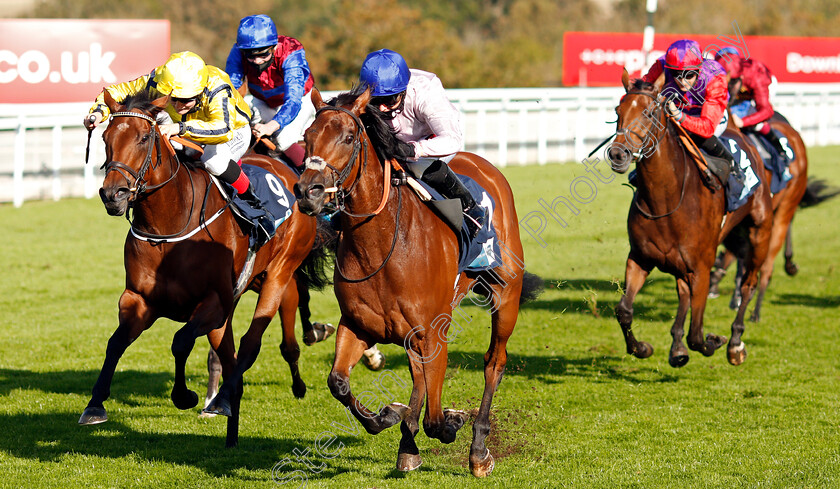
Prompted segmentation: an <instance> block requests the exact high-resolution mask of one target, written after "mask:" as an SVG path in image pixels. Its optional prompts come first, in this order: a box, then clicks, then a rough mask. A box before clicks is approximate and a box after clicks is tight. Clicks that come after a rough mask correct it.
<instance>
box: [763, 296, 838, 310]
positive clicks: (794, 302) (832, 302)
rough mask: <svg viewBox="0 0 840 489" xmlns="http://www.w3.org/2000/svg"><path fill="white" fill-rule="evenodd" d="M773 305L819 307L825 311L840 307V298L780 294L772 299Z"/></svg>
mask: <svg viewBox="0 0 840 489" xmlns="http://www.w3.org/2000/svg"><path fill="white" fill-rule="evenodd" d="M771 301H772V303H773V304H780V305H786V306H806V307H819V308H823V309H828V308H838V307H840V296H836V295H835V296H813V295H804V294H780V295H778V296H776V297H774V298H773V299H771Z"/></svg>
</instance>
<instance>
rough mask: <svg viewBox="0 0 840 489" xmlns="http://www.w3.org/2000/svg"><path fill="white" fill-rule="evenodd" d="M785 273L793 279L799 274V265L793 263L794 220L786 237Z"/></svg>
mask: <svg viewBox="0 0 840 489" xmlns="http://www.w3.org/2000/svg"><path fill="white" fill-rule="evenodd" d="M785 273H786V274H788V275H789V276H791V277H793V276H794V275H796V274H797V273H799V265H797V264H796V263H795V262H794V261H793V219H791V221H790V226H789V227H788V231H787V235H786V236H785Z"/></svg>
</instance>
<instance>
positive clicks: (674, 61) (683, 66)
mask: <svg viewBox="0 0 840 489" xmlns="http://www.w3.org/2000/svg"><path fill="white" fill-rule="evenodd" d="M702 66H703V52H702V51H700V45H699V44H697V41H692V40H690V39H680V40H679V41H676V42H674V43H673V44H671V45H670V46H668V51H667V52H666V53H665V68H667V69H669V70H674V71H697V70H699V69H700V68H701V67H702Z"/></svg>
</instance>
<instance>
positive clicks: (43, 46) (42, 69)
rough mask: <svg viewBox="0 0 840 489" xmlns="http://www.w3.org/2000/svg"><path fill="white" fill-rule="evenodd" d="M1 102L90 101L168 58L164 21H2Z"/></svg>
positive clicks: (0, 41) (0, 50)
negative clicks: (113, 85)
mask: <svg viewBox="0 0 840 489" xmlns="http://www.w3.org/2000/svg"><path fill="white" fill-rule="evenodd" d="M0 46H2V47H3V48H2V49H0V103H42V102H43V103H55V102H83V101H92V100H93V99H94V98H96V96H97V95H98V94H99V92H100V91H101V90H102V88H103V87H104V86H106V85H111V84H113V83H118V82H122V81H127V80H131V79H133V78H136V77H138V76H140V75H143V74H146V73H149V72H150V71H151V70H152V69H153V68H155V67H156V66H158V65H160V64H162V63H163V62H164V61H166V59H167V58H168V57H169V21H166V20H53V19H43V20H42V19H0Z"/></svg>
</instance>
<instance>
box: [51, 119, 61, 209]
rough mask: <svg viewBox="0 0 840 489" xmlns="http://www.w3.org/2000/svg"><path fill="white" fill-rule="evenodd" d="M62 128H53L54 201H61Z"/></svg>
mask: <svg viewBox="0 0 840 489" xmlns="http://www.w3.org/2000/svg"><path fill="white" fill-rule="evenodd" d="M61 135H62V134H61V126H59V125H56V126H53V128H52V163H53V180H52V194H53V200H56V201H58V200H61Z"/></svg>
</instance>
